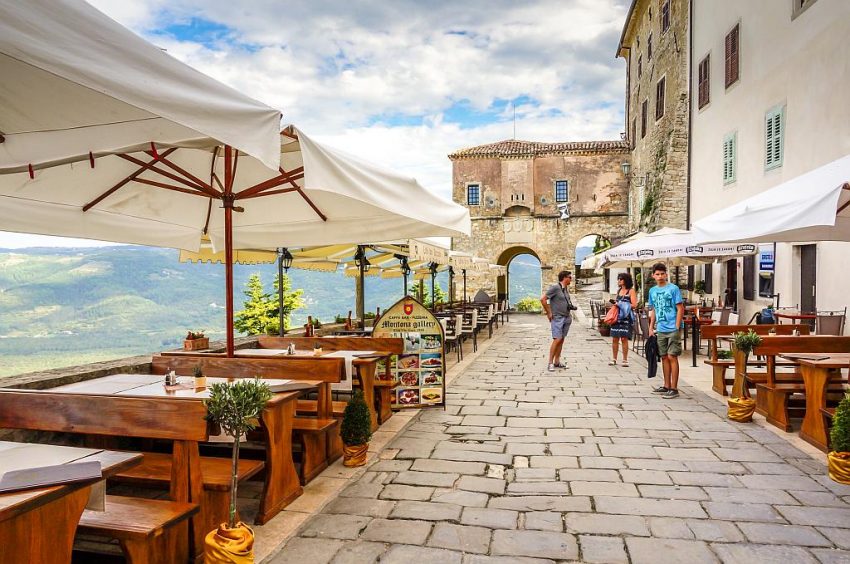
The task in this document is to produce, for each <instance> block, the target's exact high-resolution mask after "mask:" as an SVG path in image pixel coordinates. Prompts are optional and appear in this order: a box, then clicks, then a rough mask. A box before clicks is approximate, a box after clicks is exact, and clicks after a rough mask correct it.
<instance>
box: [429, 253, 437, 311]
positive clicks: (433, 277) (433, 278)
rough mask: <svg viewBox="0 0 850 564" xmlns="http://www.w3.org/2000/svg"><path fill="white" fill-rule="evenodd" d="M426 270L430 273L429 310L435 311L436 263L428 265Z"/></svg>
mask: <svg viewBox="0 0 850 564" xmlns="http://www.w3.org/2000/svg"><path fill="white" fill-rule="evenodd" d="M428 270H430V271H431V309H433V310H434V311H436V310H437V293H436V291H435V283H436V281H437V263H436V262H432V263H431V264H430V265H428Z"/></svg>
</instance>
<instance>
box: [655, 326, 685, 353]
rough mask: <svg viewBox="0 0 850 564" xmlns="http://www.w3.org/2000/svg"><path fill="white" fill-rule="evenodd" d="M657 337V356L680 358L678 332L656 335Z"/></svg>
mask: <svg viewBox="0 0 850 564" xmlns="http://www.w3.org/2000/svg"><path fill="white" fill-rule="evenodd" d="M655 336H656V337H658V354H660V355H661V356H681V354H682V337H681V335H679V332H678V331H671V332H670V333H656V334H655Z"/></svg>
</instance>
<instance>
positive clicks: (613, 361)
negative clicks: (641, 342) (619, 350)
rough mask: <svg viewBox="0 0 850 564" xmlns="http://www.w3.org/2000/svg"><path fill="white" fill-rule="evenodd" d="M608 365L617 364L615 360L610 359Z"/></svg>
mask: <svg viewBox="0 0 850 564" xmlns="http://www.w3.org/2000/svg"><path fill="white" fill-rule="evenodd" d="M608 366H617V361H616V360H612V361H611V362H609V363H608Z"/></svg>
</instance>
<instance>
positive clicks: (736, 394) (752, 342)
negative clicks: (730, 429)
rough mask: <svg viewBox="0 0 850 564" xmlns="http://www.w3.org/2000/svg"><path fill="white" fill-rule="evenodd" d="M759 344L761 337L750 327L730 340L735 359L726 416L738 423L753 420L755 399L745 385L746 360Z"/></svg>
mask: <svg viewBox="0 0 850 564" xmlns="http://www.w3.org/2000/svg"><path fill="white" fill-rule="evenodd" d="M760 344H761V337H760V336H759V335H757V334H756V332H755V331H753V330H752V329H750V330H749V331H747V332H744V331H741V332H739V333H736V334H735V339H734V341H733V342H732V350H733V351H734V352H733V358H734V359H735V382H734V383H733V384H732V392H731V393H730V394H729V400H728V403H729V411H728V417H729V419H731V420H732V421H737V422H738V423H747V422H749V421H752V420H753V412H754V411H755V410H756V400H754V399H753V398H751V397H750V389H749V387H748V386H747V361H748V360H749V358H750V353H751V352H753V349H755V348H756V347H757V346H759V345H760Z"/></svg>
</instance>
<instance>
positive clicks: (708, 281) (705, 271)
mask: <svg viewBox="0 0 850 564" xmlns="http://www.w3.org/2000/svg"><path fill="white" fill-rule="evenodd" d="M711 267H712V265H711V264H706V265H705V266H703V268H702V279H703V280H704V281H705V293H706V294H708V295H711V294H712V293H713V292H714V288H713V285H714V284H713V282H714V275H713V273H712V271H711Z"/></svg>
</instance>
